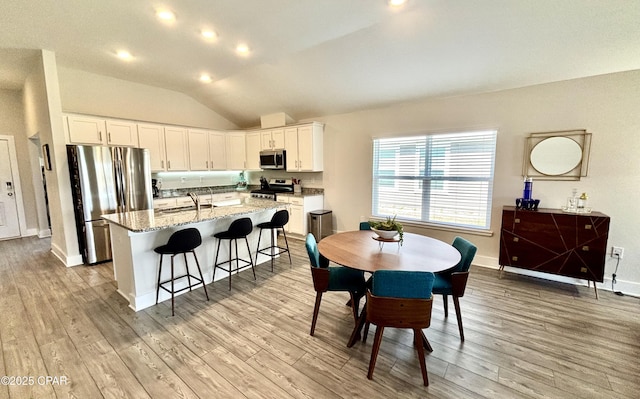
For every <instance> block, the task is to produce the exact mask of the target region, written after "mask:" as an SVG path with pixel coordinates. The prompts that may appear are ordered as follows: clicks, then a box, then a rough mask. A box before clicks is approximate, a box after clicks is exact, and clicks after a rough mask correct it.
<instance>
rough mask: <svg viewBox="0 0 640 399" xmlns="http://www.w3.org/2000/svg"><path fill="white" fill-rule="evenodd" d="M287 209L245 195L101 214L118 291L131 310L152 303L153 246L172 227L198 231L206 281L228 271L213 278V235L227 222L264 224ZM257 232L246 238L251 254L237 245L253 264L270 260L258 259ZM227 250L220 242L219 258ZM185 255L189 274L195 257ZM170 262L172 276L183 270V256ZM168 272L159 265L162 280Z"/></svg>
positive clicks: (178, 284) (155, 264) (155, 275)
mask: <svg viewBox="0 0 640 399" xmlns="http://www.w3.org/2000/svg"><path fill="white" fill-rule="evenodd" d="M286 208H287V204H282V203H279V202H275V201H269V200H261V199H255V198H246V199H244V200H242V201H239V203H238V204H235V205H228V206H220V207H206V208H202V209H200V211H197V210H196V209H195V208H190V209H186V210H171V211H154V210H152V209H150V210H145V211H134V212H123V213H115V214H111V215H103V216H102V218H103V219H104V220H106V221H107V222H109V225H110V234H111V246H112V254H113V270H114V275H115V280H116V282H117V285H118V292H119V293H120V295H122V296H123V297H124V298H126V299H127V300H128V301H129V307H131V308H132V309H133V310H135V311H139V310H142V309H145V308H148V307H150V306H153V305H155V303H156V285H157V279H158V263H159V255H158V254H156V253H155V252H154V251H153V249H154V248H156V247H158V246H160V245H164V244H165V243H166V242H167V241H168V240H169V237H170V236H171V234H173V233H174V232H175V231H178V230H181V229H184V228H187V227H194V228H197V229H198V230H199V231H200V234H201V235H202V245H200V246H199V247H198V248H196V250H195V251H196V254H197V256H198V261H199V262H200V267H201V268H202V274H203V276H204V280H205V283H206V284H209V283H211V282H212V281H216V280H220V279H222V278H227V277H228V273H226V272H224V271H222V270H218V271H217V273H216V276H214V275H213V261H214V258H215V247H216V245H215V244H216V242H215V238H214V237H213V234H215V233H217V232H220V231H224V230H227V229H228V227H229V225H230V224H231V222H233V221H234V220H236V219H238V218H241V217H248V218H250V219H251V221H252V222H253V225H254V226H255V225H256V224H258V223H262V222H267V221H269V220H271V217H272V216H273V214H274V213H275V212H276V211H277V210H279V209H286ZM258 233H259V230H258V229H256V230H254V232H252V233H251V234H250V235H249V236H248V237H247V238H248V240H249V247H250V248H251V254H249V253H247V250H246V246H245V245H242V244H240V245H238V252H239V256H240V257H241V258H245V259H247V260H248V259H249V256H251V258H252V259H254V261H255V263H256V264H260V263H263V262H265V261H267V260H269V257H267V256H265V255H262V254H260V256H259V257H258V258H257V259H256V253H255V249H256V248H257V245H258ZM263 235H264V234H263ZM263 240H265V241H264V243H265V245H266V243H267V241H266V240H269V238H268V237H263ZM263 246H264V245H263ZM228 251H229V247H228V246H224V245H223V246H221V247H220V259H228V256H229V253H228ZM188 259H189V266H190V267H191V268H192V269H191V270H192V272H193V271H195V267H196V266H195V261H194V260H193V257H192V256H191V255H188ZM174 263H175V270H176V274H178V275H179V274H183V273H182V271H184V267H185V266H184V257H182V256H176V257H175V260H174ZM165 272H166V275H165ZM169 275H170V268H169V267H167V268H163V276H162V279H163V280H166V279H167V278H168V277H169ZM183 280H185V281H183ZM186 285H187V282H186V279H181V280H178V281H176V289H179V288H182V287H186ZM184 292H186V291H184ZM170 298H171V296H170V294H169V293H167V292H165V291H164V290H160V298H159V301H164V300H167V299H170Z"/></svg>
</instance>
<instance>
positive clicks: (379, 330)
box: [362, 270, 434, 386]
mask: <svg viewBox="0 0 640 399" xmlns="http://www.w3.org/2000/svg"><path fill="white" fill-rule="evenodd" d="M433 281H434V275H433V273H431V272H408V271H400V270H379V271H376V272H375V273H373V285H372V287H371V291H368V292H367V303H366V324H365V329H364V335H363V339H362V341H363V342H366V339H367V332H368V330H369V324H374V325H375V326H376V334H375V338H374V341H373V347H372V348H371V360H370V361H369V371H368V372H367V378H368V379H372V378H373V370H374V368H375V366H376V359H377V358H378V352H379V351H380V344H381V342H382V334H383V332H384V329H385V327H394V328H410V329H412V330H413V336H414V338H413V342H414V346H415V347H416V349H417V350H418V360H419V361H420V369H421V371H422V380H423V382H424V385H425V386H428V385H429V377H428V375H427V364H426V361H425V358H424V342H426V343H427V345H428V341H423V340H426V338H425V337H424V335H423V334H422V329H423V328H428V327H429V326H430V325H431V307H432V305H433V299H432V295H431V289H432V286H433ZM428 347H429V350H431V346H430V345H429V346H428Z"/></svg>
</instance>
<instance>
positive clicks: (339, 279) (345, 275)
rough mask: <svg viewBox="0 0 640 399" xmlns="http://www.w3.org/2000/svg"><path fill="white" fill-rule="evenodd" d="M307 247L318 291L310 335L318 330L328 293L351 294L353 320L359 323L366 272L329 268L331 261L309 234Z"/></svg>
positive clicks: (314, 285) (315, 286) (338, 267)
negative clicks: (341, 292) (322, 305)
mask: <svg viewBox="0 0 640 399" xmlns="http://www.w3.org/2000/svg"><path fill="white" fill-rule="evenodd" d="M305 246H306V248H307V253H308V254H309V261H310V263H311V277H312V278H313V288H314V289H315V291H316V303H315V306H314V308H313V319H312V320H311V331H310V333H309V334H310V335H313V333H314V331H315V329H316V321H317V320H318V313H319V311H320V302H321V301H322V294H323V293H325V292H327V291H343V292H349V295H350V296H351V309H352V311H353V319H354V320H355V321H356V322H357V320H358V309H359V307H360V298H362V297H363V296H364V294H365V290H366V288H365V281H364V272H362V271H360V270H354V269H349V268H347V267H342V266H336V267H334V266H329V260H328V259H327V258H325V257H324V256H322V255H320V252H319V251H318V244H317V243H316V239H315V237H314V236H313V234H311V233H309V234H307V239H306V242H305Z"/></svg>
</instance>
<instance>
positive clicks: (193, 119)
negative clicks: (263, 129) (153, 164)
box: [58, 66, 237, 129]
mask: <svg viewBox="0 0 640 399" xmlns="http://www.w3.org/2000/svg"><path fill="white" fill-rule="evenodd" d="M58 78H59V82H60V96H61V99H62V109H63V111H64V112H75V113H81V114H89V115H100V116H110V117H116V118H123V119H132V120H138V121H147V122H157V123H166V124H174V125H183V126H193V127H203V128H210V129H235V128H237V126H236V125H234V124H233V123H232V122H230V121H228V120H227V119H225V118H223V117H222V116H220V115H219V114H217V113H216V112H214V111H212V110H211V109H209V108H207V107H205V106H204V105H203V104H202V103H199V102H198V101H196V100H194V99H193V98H192V97H189V96H187V95H185V94H182V93H178V92H175V91H171V90H166V89H161V88H158V87H153V86H147V85H143V84H139V83H133V82H129V81H126V80H122V79H116V78H111V77H108V76H103V75H97V74H94V73H89V72H84V71H80V70H76V69H70V68H65V67H62V66H58Z"/></svg>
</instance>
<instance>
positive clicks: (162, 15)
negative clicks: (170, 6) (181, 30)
mask: <svg viewBox="0 0 640 399" xmlns="http://www.w3.org/2000/svg"><path fill="white" fill-rule="evenodd" d="M156 16H157V17H158V18H159V19H161V20H163V21H166V22H173V21H175V20H176V14H174V13H173V11H171V10H157V11H156Z"/></svg>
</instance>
